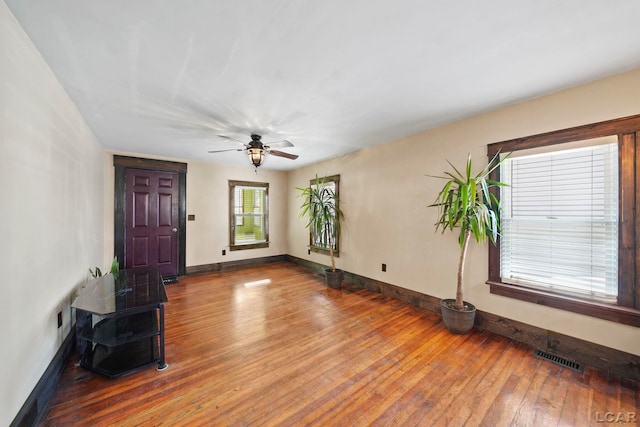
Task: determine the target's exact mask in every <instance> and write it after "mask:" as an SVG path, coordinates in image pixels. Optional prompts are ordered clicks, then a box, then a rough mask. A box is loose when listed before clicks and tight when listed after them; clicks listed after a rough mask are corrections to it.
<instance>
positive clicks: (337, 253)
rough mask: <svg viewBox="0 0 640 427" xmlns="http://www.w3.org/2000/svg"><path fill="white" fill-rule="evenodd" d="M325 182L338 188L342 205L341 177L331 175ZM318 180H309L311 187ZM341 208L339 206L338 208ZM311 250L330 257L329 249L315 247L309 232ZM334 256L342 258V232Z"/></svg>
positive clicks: (337, 191) (337, 238)
mask: <svg viewBox="0 0 640 427" xmlns="http://www.w3.org/2000/svg"><path fill="white" fill-rule="evenodd" d="M324 180H325V182H333V183H334V184H335V186H336V190H335V192H336V196H337V198H338V203H340V175H329V176H325V177H324ZM315 182H316V179H315V178H314V179H311V180H309V185H313V184H315ZM338 207H339V206H338ZM309 250H310V251H311V252H315V253H318V254H323V255H330V253H329V249H325V248H321V247H319V246H314V245H313V236H312V235H311V232H309ZM333 256H334V257H336V258H340V230H338V233H337V236H336V247H335V248H334V250H333Z"/></svg>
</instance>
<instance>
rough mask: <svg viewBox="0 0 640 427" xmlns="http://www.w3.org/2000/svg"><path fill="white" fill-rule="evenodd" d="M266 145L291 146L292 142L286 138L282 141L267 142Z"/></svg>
mask: <svg viewBox="0 0 640 427" xmlns="http://www.w3.org/2000/svg"><path fill="white" fill-rule="evenodd" d="M267 146H269V147H280V148H285V147H293V144H292V143H291V142H289V141H287V140H286V139H283V140H282V141H276V142H270V143H268V144H267Z"/></svg>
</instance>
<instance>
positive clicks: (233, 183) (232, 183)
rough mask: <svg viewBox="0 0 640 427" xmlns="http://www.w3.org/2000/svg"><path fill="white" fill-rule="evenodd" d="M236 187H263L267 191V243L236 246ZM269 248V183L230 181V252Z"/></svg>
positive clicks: (265, 207)
mask: <svg viewBox="0 0 640 427" xmlns="http://www.w3.org/2000/svg"><path fill="white" fill-rule="evenodd" d="M236 186H246V187H261V188H265V189H266V194H265V206H264V212H265V215H266V221H265V224H264V226H265V231H264V233H265V234H264V235H265V240H266V242H260V243H250V244H245V245H236V244H234V231H235V226H234V224H235V216H234V203H233V202H234V195H233V193H234V189H235V187H236ZM268 247H269V183H268V182H253V181H231V180H229V250H230V251H241V250H246V249H260V248H268Z"/></svg>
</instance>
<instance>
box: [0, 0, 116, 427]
mask: <svg viewBox="0 0 640 427" xmlns="http://www.w3.org/2000/svg"><path fill="white" fill-rule="evenodd" d="M103 156H104V153H103V149H102V146H101V145H100V144H99V143H98V141H97V140H96V138H95V137H94V136H93V134H92V133H91V131H90V130H89V128H88V127H87V125H86V124H85V122H84V120H83V118H82V117H81V116H80V114H79V113H78V111H77V110H76V108H75V105H74V104H73V103H72V102H71V100H70V99H69V97H68V96H67V94H66V92H65V91H64V90H63V89H62V87H61V86H60V84H59V83H58V81H57V79H56V77H55V76H54V75H53V73H52V72H51V70H50V69H49V67H48V66H47V64H46V63H45V62H44V60H43V59H42V57H41V56H40V54H39V53H38V51H37V50H36V49H35V47H34V46H33V45H32V44H31V41H30V40H29V38H28V37H27V36H26V34H25V33H24V31H23V30H22V28H21V27H20V26H19V24H18V23H17V22H16V21H15V19H14V17H13V15H12V14H11V13H10V12H9V10H8V9H7V7H6V5H5V3H4V2H0V195H1V196H2V200H3V204H2V209H0V238H1V239H2V245H0V271H2V280H1V281H0V288H1V298H2V309H1V310H0V325H2V329H3V331H4V333H3V335H2V344H1V345H0V360H1V361H2V363H0V425H3V426H7V425H9V424H10V423H11V421H12V420H13V419H14V417H15V416H16V414H17V413H18V411H19V410H20V408H21V407H22V405H23V404H24V402H25V400H26V399H27V397H28V396H29V394H30V393H31V391H32V390H33V388H34V387H35V385H36V383H37V382H38V380H39V379H40V377H41V376H42V374H43V373H44V371H45V369H46V368H47V366H48V365H49V363H50V362H51V360H52V359H53V357H54V355H55V354H56V351H57V350H58V348H59V347H60V345H61V344H62V342H63V340H64V338H65V337H66V336H67V335H68V334H69V332H70V329H71V308H70V304H71V301H72V299H73V295H74V292H75V289H76V288H77V287H79V286H80V285H81V284H82V283H84V282H85V280H86V279H87V276H88V272H87V269H88V268H89V267H90V266H95V265H97V264H98V265H100V263H101V262H102V260H103V258H104V257H103V253H102V247H103V242H102V239H103V232H102V227H103V212H104V207H103V203H102V201H103V197H102V192H103V176H102V172H103V169H102V159H103ZM59 311H61V312H62V319H63V326H62V327H61V328H58V327H57V313H58V312H59Z"/></svg>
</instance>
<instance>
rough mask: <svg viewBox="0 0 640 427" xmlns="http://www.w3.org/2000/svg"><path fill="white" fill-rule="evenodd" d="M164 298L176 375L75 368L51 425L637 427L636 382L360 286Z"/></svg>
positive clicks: (190, 284)
mask: <svg viewBox="0 0 640 427" xmlns="http://www.w3.org/2000/svg"><path fill="white" fill-rule="evenodd" d="M261 281H264V282H261ZM266 281H270V282H269V283H266ZM167 292H168V295H169V300H170V301H169V303H167V305H166V308H165V310H166V325H167V327H166V337H167V342H166V352H167V362H168V363H169V368H168V369H167V370H165V371H162V372H158V371H156V370H155V368H153V367H150V368H148V369H145V370H143V371H140V372H137V373H134V374H131V375H129V376H126V377H123V378H119V379H106V378H103V377H101V376H99V375H96V374H93V373H91V372H89V371H86V370H84V369H82V368H80V367H77V366H75V365H74V363H73V362H74V361H71V362H70V363H69V364H68V366H67V367H66V369H65V372H64V374H63V378H62V380H61V383H60V385H59V387H58V389H57V391H56V394H55V396H54V399H53V401H52V404H51V406H50V408H49V412H48V414H47V417H46V420H45V421H44V422H43V423H42V425H44V426H67V425H82V426H102V425H119V426H148V425H156V426H194V425H212V426H248V425H260V426H261V425H269V426H271V425H283V426H299V425H314V426H369V425H374V426H392V425H408V426H417V425H420V426H422V425H424V426H459V425H468V426H476V425H480V426H512V425H513V426H551V425H553V426H555V425H566V426H585V425H603V424H606V422H608V421H609V422H613V421H616V420H617V421H618V422H615V423H614V424H616V425H625V426H628V425H637V424H638V422H637V421H638V420H636V418H639V419H640V414H639V413H638V412H640V411H638V409H637V408H638V406H639V405H638V404H639V402H640V389H639V387H638V383H636V382H632V381H628V380H625V379H622V378H617V377H612V376H608V375H607V374H605V373H602V372H600V371H596V370H593V369H590V368H586V369H585V371H584V372H583V373H580V372H576V371H572V370H569V369H567V368H563V367H560V366H558V365H555V364H553V363H551V362H548V361H545V360H541V359H538V358H536V357H534V356H533V355H532V351H533V350H534V349H532V348H530V347H528V346H526V345H523V344H519V343H517V342H514V341H510V340H508V339H506V338H504V337H501V336H498V335H495V334H492V333H489V332H481V331H475V330H474V331H473V332H472V333H471V334H469V335H466V336H456V335H452V334H450V333H449V332H447V331H446V329H445V328H444V326H443V324H442V321H441V320H440V318H439V316H438V315H436V314H434V313H432V312H429V311H424V310H421V309H418V308H416V307H413V306H411V305H408V304H405V303H402V302H400V301H398V300H395V299H392V298H388V297H384V296H382V295H380V294H375V293H372V292H369V291H366V290H362V289H351V290H334V289H330V288H328V287H327V286H326V285H324V283H323V280H322V279H321V278H319V277H317V276H315V275H312V274H310V273H309V272H308V271H306V270H304V269H303V268H302V267H300V266H297V265H295V264H289V263H277V264H271V265H267V266H263V267H258V268H251V269H246V270H240V271H236V272H227V273H211V274H203V275H195V276H188V277H181V278H180V282H179V283H178V284H173V285H168V286H167ZM636 414H638V415H636ZM621 420H623V421H630V422H625V423H621V422H620V421H621Z"/></svg>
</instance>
